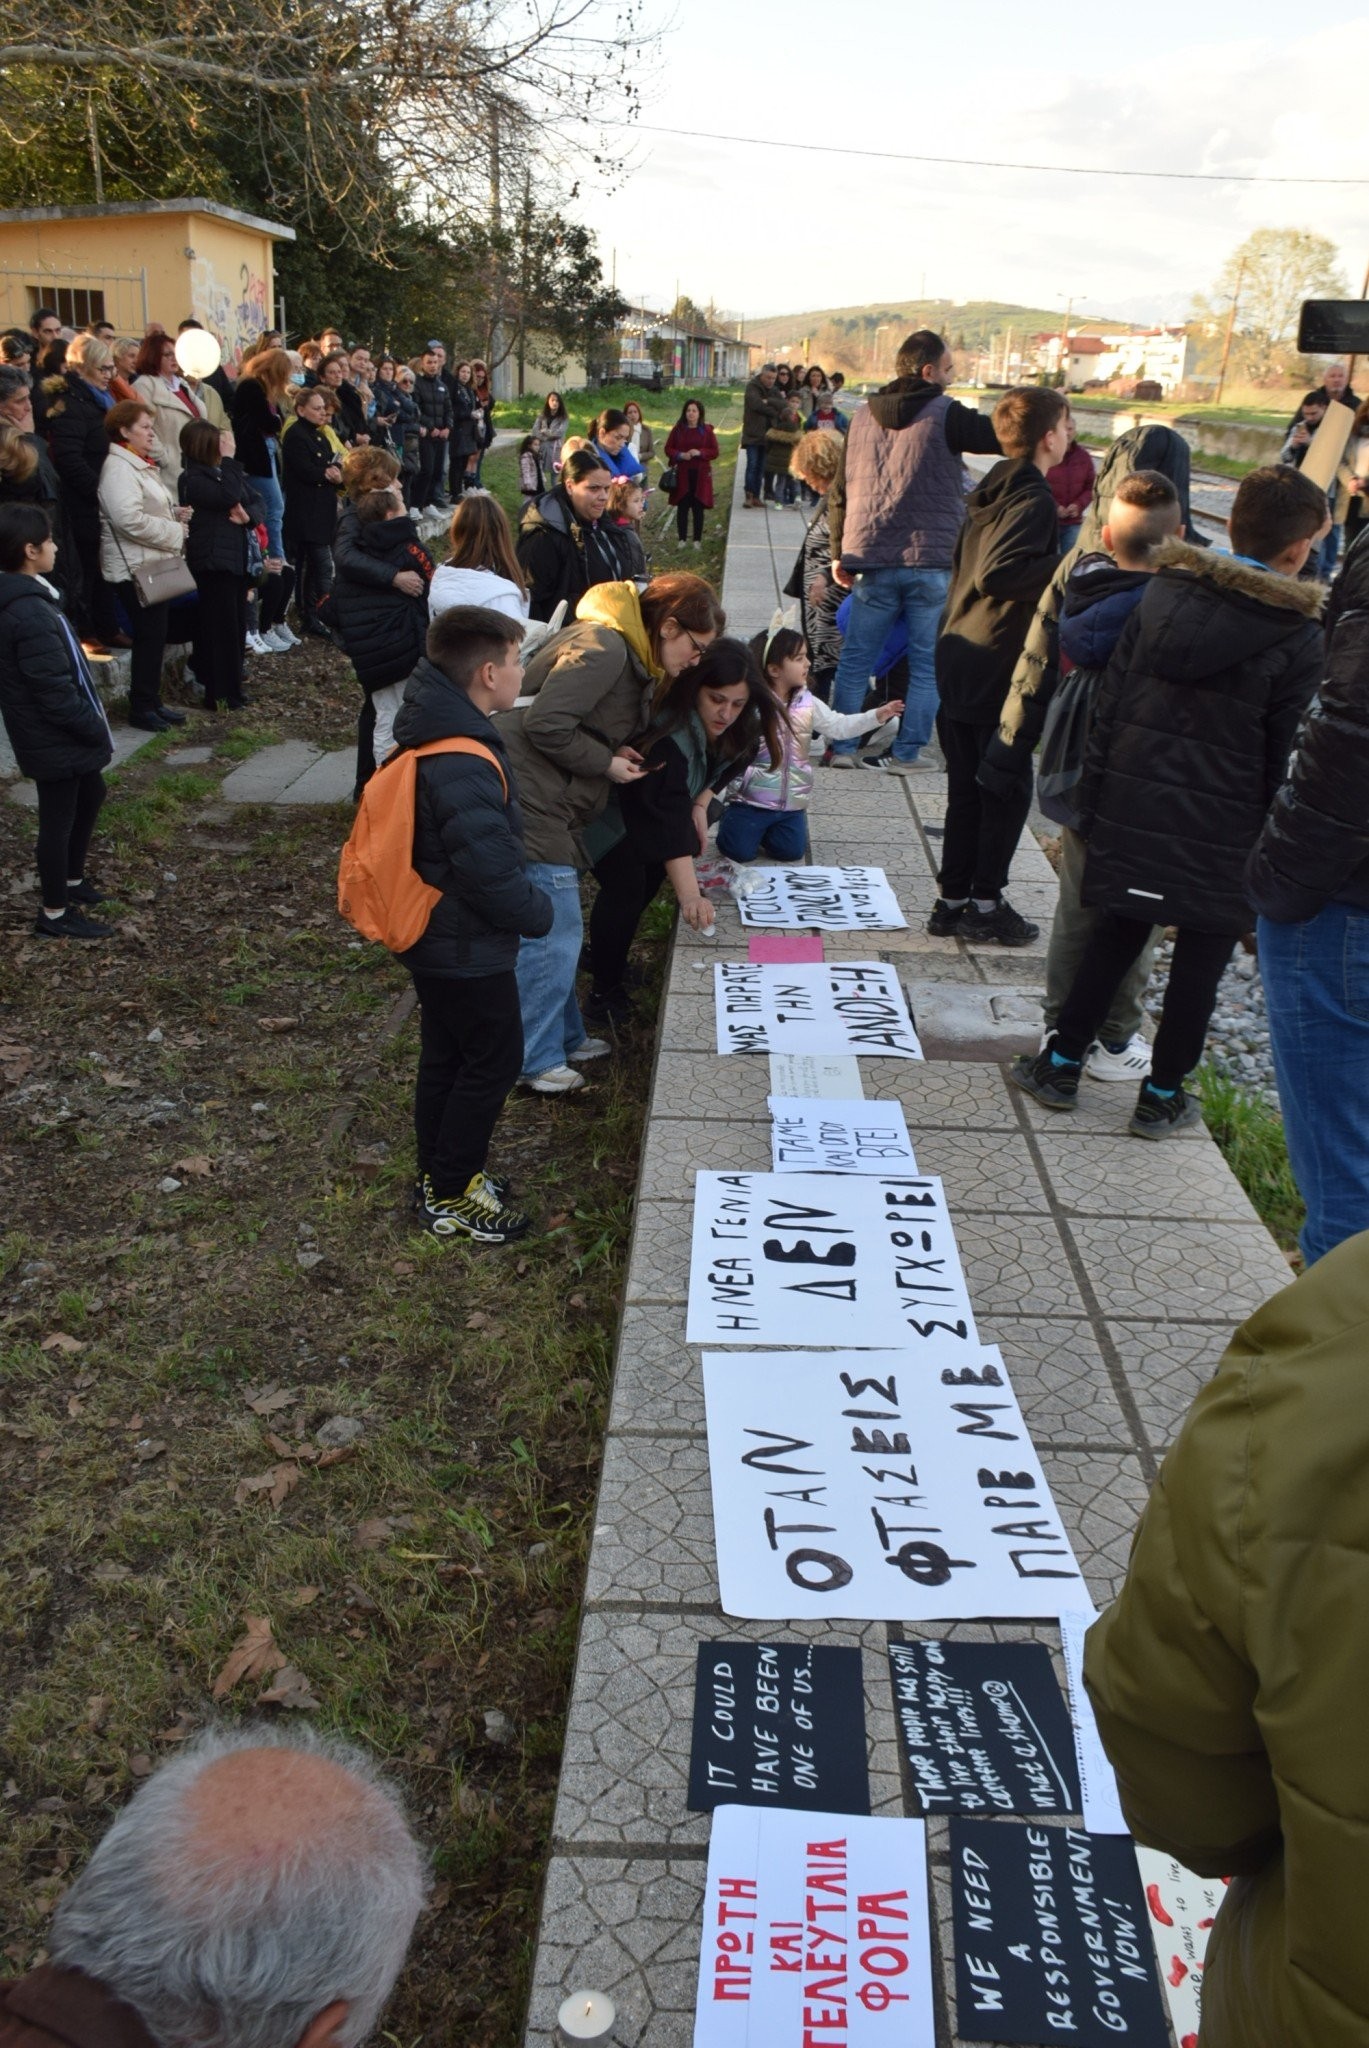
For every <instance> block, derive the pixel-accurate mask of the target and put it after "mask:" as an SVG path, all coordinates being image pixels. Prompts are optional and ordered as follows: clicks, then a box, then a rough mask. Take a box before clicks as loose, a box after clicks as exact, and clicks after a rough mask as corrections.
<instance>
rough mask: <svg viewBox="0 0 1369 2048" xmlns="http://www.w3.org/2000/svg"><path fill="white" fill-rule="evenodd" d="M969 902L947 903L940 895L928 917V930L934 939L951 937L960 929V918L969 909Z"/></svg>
mask: <svg viewBox="0 0 1369 2048" xmlns="http://www.w3.org/2000/svg"><path fill="white" fill-rule="evenodd" d="M969 907H970V906H969V904H968V903H947V902H946V900H945V898H944V897H941V896H938V897H937V899H936V902H935V903H934V904H933V905H932V914H931V916H930V917H929V918H928V919H927V930H928V932H929V933H930V934H931V936H932V938H934V939H949V938H952V937H954V935H955V933H956V932H958V931H959V930H960V920H961V918H962V917H964V915H965V912H966V911H967V910H968V909H969Z"/></svg>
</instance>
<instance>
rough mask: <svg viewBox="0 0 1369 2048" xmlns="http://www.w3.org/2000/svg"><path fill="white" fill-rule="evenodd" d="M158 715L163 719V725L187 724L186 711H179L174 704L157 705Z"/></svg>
mask: <svg viewBox="0 0 1369 2048" xmlns="http://www.w3.org/2000/svg"><path fill="white" fill-rule="evenodd" d="M157 716H158V718H160V719H161V721H162V724H163V725H184V724H185V713H184V712H183V711H178V710H177V709H176V707H175V705H174V704H159V705H158V706H157Z"/></svg>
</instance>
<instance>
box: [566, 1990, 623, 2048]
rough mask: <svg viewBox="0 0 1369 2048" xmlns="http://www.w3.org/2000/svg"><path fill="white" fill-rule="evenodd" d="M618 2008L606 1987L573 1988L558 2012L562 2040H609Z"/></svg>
mask: <svg viewBox="0 0 1369 2048" xmlns="http://www.w3.org/2000/svg"><path fill="white" fill-rule="evenodd" d="M617 2017H618V2009H617V2007H616V2006H615V2005H614V2003H613V2000H612V1999H611V1998H610V1997H609V1995H608V1993H607V1992H606V1991H572V1992H571V1994H570V1997H569V1998H566V1999H563V2000H562V2002H561V2010H560V2011H559V2012H558V2013H557V2015H556V2022H557V2025H558V2026H559V2027H560V2029H561V2033H560V2038H561V2040H562V2041H607V2039H608V2037H609V2035H610V2034H611V2033H612V2032H613V2022H614V2021H615V2020H616V2019H617Z"/></svg>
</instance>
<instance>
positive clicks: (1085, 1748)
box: [1060, 1601, 1131, 1835]
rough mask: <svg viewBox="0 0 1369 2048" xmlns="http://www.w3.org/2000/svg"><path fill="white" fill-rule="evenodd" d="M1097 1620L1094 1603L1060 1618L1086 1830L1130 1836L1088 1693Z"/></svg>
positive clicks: (1074, 1609)
mask: <svg viewBox="0 0 1369 2048" xmlns="http://www.w3.org/2000/svg"><path fill="white" fill-rule="evenodd" d="M1096 1619H1097V1617H1096V1615H1095V1614H1094V1611H1093V1603H1092V1601H1090V1602H1089V1604H1088V1606H1087V1607H1084V1606H1080V1607H1078V1608H1072V1609H1070V1610H1068V1611H1067V1612H1066V1613H1064V1614H1062V1615H1061V1617H1060V1648H1061V1650H1062V1651H1063V1652H1064V1658H1065V1676H1066V1678H1067V1679H1068V1680H1069V1688H1070V1711H1071V1713H1072V1715H1073V1717H1074V1755H1075V1761H1076V1763H1077V1764H1078V1766H1079V1788H1080V1793H1081V1795H1082V1798H1083V1802H1084V1803H1083V1807H1082V1808H1081V1811H1082V1813H1083V1816H1084V1826H1085V1827H1086V1828H1087V1829H1088V1831H1089V1833H1090V1834H1091V1835H1126V1834H1130V1832H1131V1830H1130V1829H1129V1828H1128V1826H1127V1824H1126V1821H1125V1820H1124V1819H1123V1817H1122V1808H1121V1804H1120V1802H1119V1800H1118V1797H1117V1780H1116V1778H1115V1777H1114V1776H1113V1771H1112V1765H1111V1764H1110V1763H1109V1762H1108V1759H1107V1752H1106V1750H1105V1749H1104V1748H1103V1741H1102V1737H1101V1736H1100V1735H1099V1733H1098V1723H1097V1722H1096V1721H1095V1720H1094V1718H1093V1705H1092V1702H1091V1701H1090V1699H1089V1696H1088V1693H1087V1692H1086V1691H1085V1689H1084V1637H1085V1636H1086V1635H1087V1634H1088V1632H1089V1629H1090V1628H1091V1627H1092V1625H1093V1623H1094V1621H1095V1620H1096Z"/></svg>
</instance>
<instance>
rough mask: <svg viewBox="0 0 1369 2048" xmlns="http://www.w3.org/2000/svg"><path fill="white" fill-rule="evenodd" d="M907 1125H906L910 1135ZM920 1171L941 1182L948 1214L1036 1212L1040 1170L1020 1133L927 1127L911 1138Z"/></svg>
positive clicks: (1039, 1205) (1038, 1210) (1038, 1209)
mask: <svg viewBox="0 0 1369 2048" xmlns="http://www.w3.org/2000/svg"><path fill="white" fill-rule="evenodd" d="M911 1131H912V1127H911V1125H910V1126H909V1135H910V1136H911ZM913 1150H914V1151H915V1152H916V1154H917V1163H918V1168H919V1171H920V1172H922V1173H935V1174H939V1175H940V1177H941V1179H942V1180H943V1181H944V1182H945V1183H946V1200H947V1202H948V1203H949V1205H950V1211H951V1215H952V1216H953V1217H954V1216H960V1215H967V1216H969V1215H973V1214H975V1213H976V1211H978V1212H981V1213H983V1214H985V1215H989V1216H1014V1215H1026V1216H1039V1215H1040V1214H1041V1213H1042V1207H1043V1204H1042V1194H1041V1176H1040V1174H1039V1173H1038V1171H1037V1167H1036V1161H1035V1160H1034V1158H1033V1157H1032V1152H1031V1147H1030V1145H1029V1144H1028V1142H1027V1140H1026V1139H1025V1138H1024V1137H1022V1136H1021V1135H1020V1134H1019V1135H1015V1136H1011V1137H1010V1136H1008V1135H1007V1134H1005V1133H1004V1132H1001V1131H926V1130H924V1131H923V1132H921V1133H920V1135H919V1136H918V1137H917V1138H916V1139H914V1141H913Z"/></svg>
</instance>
